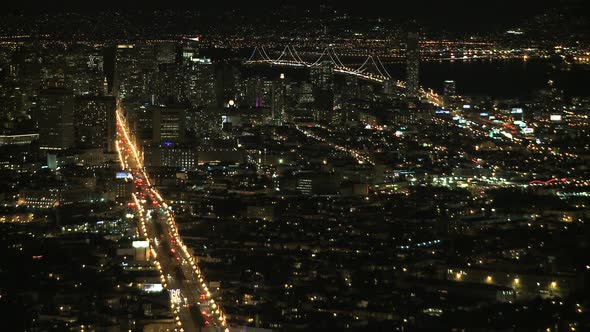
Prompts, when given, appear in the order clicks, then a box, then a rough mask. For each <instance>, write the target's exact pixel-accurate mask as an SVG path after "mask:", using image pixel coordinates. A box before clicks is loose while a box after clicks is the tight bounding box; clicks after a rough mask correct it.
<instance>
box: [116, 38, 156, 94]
mask: <svg viewBox="0 0 590 332" xmlns="http://www.w3.org/2000/svg"><path fill="white" fill-rule="evenodd" d="M155 72H156V52H155V48H154V45H149V44H137V45H118V46H117V49H116V53H115V89H116V92H117V94H118V96H119V97H121V98H123V99H125V98H132V99H143V100H148V99H149V98H150V97H151V96H150V95H151V92H152V90H153V89H154V87H153V86H152V84H153V83H154V79H153V78H154V73H155Z"/></svg>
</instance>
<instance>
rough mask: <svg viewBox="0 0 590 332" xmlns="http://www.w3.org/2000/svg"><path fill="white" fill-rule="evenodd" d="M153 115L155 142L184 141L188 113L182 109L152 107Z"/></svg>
mask: <svg viewBox="0 0 590 332" xmlns="http://www.w3.org/2000/svg"><path fill="white" fill-rule="evenodd" d="M149 109H150V110H151V111H152V115H153V127H152V128H153V131H154V133H153V141H154V142H155V143H163V144H168V143H181V142H183V141H184V134H185V122H186V119H185V118H186V111H185V109H184V108H181V107H158V106H151V107H149Z"/></svg>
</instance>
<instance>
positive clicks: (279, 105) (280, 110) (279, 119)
mask: <svg viewBox="0 0 590 332" xmlns="http://www.w3.org/2000/svg"><path fill="white" fill-rule="evenodd" d="M285 90H286V86H285V75H284V74H281V77H280V78H279V80H278V81H275V82H273V85H272V105H271V110H272V122H273V124H274V125H276V126H280V125H282V124H283V122H284V121H285V95H286V91H285Z"/></svg>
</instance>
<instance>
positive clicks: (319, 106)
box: [314, 89, 334, 124]
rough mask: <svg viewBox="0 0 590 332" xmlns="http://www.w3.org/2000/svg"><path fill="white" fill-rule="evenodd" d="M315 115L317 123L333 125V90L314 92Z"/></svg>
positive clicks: (317, 90)
mask: <svg viewBox="0 0 590 332" xmlns="http://www.w3.org/2000/svg"><path fill="white" fill-rule="evenodd" d="M314 114H315V119H316V121H319V122H323V123H328V124H329V123H331V122H332V120H333V118H334V92H332V91H331V90H320V89H316V90H315V91H314Z"/></svg>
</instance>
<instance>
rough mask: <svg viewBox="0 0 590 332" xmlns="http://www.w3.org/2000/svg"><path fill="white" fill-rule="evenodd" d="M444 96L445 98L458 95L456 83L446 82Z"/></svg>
mask: <svg viewBox="0 0 590 332" xmlns="http://www.w3.org/2000/svg"><path fill="white" fill-rule="evenodd" d="M443 90H444V91H443V94H444V96H445V97H453V96H456V95H457V88H456V86H455V81H453V80H446V81H444V83H443Z"/></svg>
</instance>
